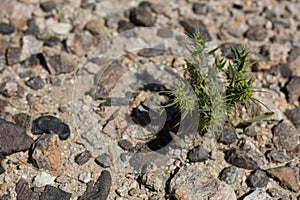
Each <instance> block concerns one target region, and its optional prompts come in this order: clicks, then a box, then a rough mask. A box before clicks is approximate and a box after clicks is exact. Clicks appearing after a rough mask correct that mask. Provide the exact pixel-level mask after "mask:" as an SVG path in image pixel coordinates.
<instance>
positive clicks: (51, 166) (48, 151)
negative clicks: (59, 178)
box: [29, 134, 62, 171]
mask: <svg viewBox="0 0 300 200" xmlns="http://www.w3.org/2000/svg"><path fill="white" fill-rule="evenodd" d="M61 153H62V145H61V142H60V140H59V138H58V136H57V135H55V134H47V135H41V136H40V137H39V138H38V139H37V140H36V141H35V142H34V144H33V146H32V149H31V152H30V157H29V160H30V161H31V162H32V163H33V165H34V166H35V167H37V168H39V169H48V170H51V171H56V170H58V168H59V167H60V164H61Z"/></svg>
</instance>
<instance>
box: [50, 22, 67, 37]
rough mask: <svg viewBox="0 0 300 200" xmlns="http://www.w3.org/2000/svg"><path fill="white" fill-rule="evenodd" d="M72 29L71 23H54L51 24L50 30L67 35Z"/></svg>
mask: <svg viewBox="0 0 300 200" xmlns="http://www.w3.org/2000/svg"><path fill="white" fill-rule="evenodd" d="M71 29H72V26H71V24H69V23H54V24H52V25H51V26H50V30H51V31H52V32H54V33H56V34H58V35H67V34H69V33H70V31H71Z"/></svg>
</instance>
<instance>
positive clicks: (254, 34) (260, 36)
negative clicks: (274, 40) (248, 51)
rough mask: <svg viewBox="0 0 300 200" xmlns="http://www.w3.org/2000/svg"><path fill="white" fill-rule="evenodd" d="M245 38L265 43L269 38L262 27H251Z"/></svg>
mask: <svg viewBox="0 0 300 200" xmlns="http://www.w3.org/2000/svg"><path fill="white" fill-rule="evenodd" d="M245 37H246V38H248V39H249V40H253V41H263V40H264V39H265V38H266V37H267V30H266V29H265V28H264V27H262V26H254V27H249V29H248V30H247V31H246V33H245Z"/></svg>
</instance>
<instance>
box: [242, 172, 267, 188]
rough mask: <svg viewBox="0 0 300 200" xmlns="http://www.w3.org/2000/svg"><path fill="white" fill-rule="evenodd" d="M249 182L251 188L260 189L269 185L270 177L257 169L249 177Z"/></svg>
mask: <svg viewBox="0 0 300 200" xmlns="http://www.w3.org/2000/svg"><path fill="white" fill-rule="evenodd" d="M247 180H248V183H249V185H250V187H254V188H260V187H265V186H266V185H267V184H268V182H269V177H268V176H267V173H266V172H265V171H263V170H260V169H257V170H255V171H254V172H253V173H251V174H250V175H249V176H248V178H247Z"/></svg>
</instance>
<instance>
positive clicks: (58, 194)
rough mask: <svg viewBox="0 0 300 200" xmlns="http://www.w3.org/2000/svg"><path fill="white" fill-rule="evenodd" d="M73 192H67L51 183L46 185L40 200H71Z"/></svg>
mask: <svg viewBox="0 0 300 200" xmlns="http://www.w3.org/2000/svg"><path fill="white" fill-rule="evenodd" d="M71 196H72V194H71V193H68V192H65V191H63V190H61V189H59V188H56V187H53V186H51V185H47V186H46V187H45V190H44V192H43V193H42V195H41V196H40V200H54V199H59V200H69V199H71Z"/></svg>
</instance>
